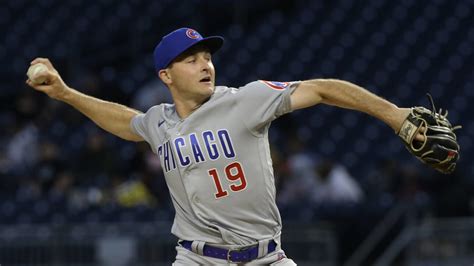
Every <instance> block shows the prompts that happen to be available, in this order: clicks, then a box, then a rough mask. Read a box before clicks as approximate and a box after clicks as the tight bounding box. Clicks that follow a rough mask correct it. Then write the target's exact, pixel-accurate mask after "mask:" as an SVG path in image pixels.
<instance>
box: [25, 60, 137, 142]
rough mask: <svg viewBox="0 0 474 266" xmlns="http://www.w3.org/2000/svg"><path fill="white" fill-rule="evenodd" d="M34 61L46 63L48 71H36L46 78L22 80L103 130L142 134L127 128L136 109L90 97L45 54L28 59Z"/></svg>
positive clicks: (129, 136) (122, 134)
mask: <svg viewBox="0 0 474 266" xmlns="http://www.w3.org/2000/svg"><path fill="white" fill-rule="evenodd" d="M37 63H43V64H45V65H46V66H47V67H48V71H44V72H42V73H39V75H40V76H43V77H45V78H46V81H45V82H44V83H43V84H35V83H33V82H32V81H31V80H29V79H28V80H27V81H26V83H27V84H28V85H29V86H30V87H32V88H34V89H35V90H38V91H41V92H44V93H45V94H47V95H48V96H49V97H50V98H53V99H56V100H59V101H62V102H65V103H67V104H69V105H71V106H72V107H74V108H75V109H77V110H78V111H80V112H81V113H83V114H84V115H85V116H87V117H88V118H90V119H91V120H92V121H94V123H96V124H97V125H98V126H99V127H101V128H102V129H104V130H106V131H107V132H110V133H112V134H114V135H116V136H118V137H120V138H122V139H125V140H129V141H137V142H138V141H143V138H142V137H140V136H139V135H137V134H135V133H134V132H133V131H132V129H131V128H130V122H131V120H132V118H133V117H134V116H135V115H137V114H140V112H139V111H137V110H134V109H132V108H129V107H127V106H124V105H121V104H117V103H113V102H108V101H104V100H101V99H98V98H94V97H91V96H89V95H86V94H83V93H81V92H79V91H77V90H74V89H73V88H70V87H68V86H67V85H66V84H65V83H64V81H63V80H62V79H61V76H60V75H59V73H58V71H57V70H56V69H55V68H54V67H53V65H52V64H51V62H50V61H49V60H48V59H47V58H36V59H35V60H33V61H32V62H31V64H32V65H34V64H37Z"/></svg>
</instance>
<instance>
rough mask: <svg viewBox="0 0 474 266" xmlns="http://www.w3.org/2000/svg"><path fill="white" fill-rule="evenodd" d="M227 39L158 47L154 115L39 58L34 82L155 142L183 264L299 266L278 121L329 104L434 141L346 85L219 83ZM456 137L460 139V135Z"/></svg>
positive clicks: (173, 40)
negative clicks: (272, 134) (279, 193)
mask: <svg viewBox="0 0 474 266" xmlns="http://www.w3.org/2000/svg"><path fill="white" fill-rule="evenodd" d="M223 41H224V40H223V38H222V37H219V36H212V37H207V38H203V37H202V36H201V35H200V34H199V33H198V32H197V31H195V30H193V29H189V28H181V29H178V30H176V31H173V32H171V33H170V34H168V35H166V36H164V37H163V38H162V40H161V41H160V43H159V44H158V45H157V46H156V48H155V51H154V63H155V70H156V74H157V76H158V77H159V78H160V79H161V81H162V82H163V83H164V84H165V85H166V86H167V87H168V88H169V90H170V92H171V95H172V97H173V102H174V103H173V104H160V105H156V106H154V107H152V108H150V109H149V110H148V111H147V112H146V113H141V112H139V111H136V110H133V109H130V108H128V107H125V106H123V105H120V104H116V103H112V102H106V101H103V100H100V99H97V98H93V97H90V96H87V95H84V94H82V93H80V92H79V91H77V90H74V89H73V88H70V87H68V86H67V85H66V84H65V83H64V81H63V80H62V79H61V76H60V75H59V73H58V72H57V71H56V70H55V68H54V67H53V65H52V64H51V62H50V61H49V60H48V59H45V58H37V59H35V60H33V61H32V63H31V64H32V65H33V66H34V65H37V64H44V65H46V67H47V68H46V70H44V71H36V76H30V78H29V79H28V80H27V84H28V85H30V86H31V87H33V88H34V89H36V90H38V91H42V92H44V93H46V94H47V95H48V96H49V97H51V98H54V99H57V100H60V101H63V102H65V103H67V104H70V105H71V106H73V107H74V108H76V109H77V110H79V111H80V112H82V113H83V114H84V115H86V116H87V117H89V118H90V119H92V120H93V121H94V122H95V123H96V124H97V125H98V126H100V127H101V128H103V129H104V130H106V131H108V132H110V133H112V134H114V135H116V136H118V137H120V138H123V139H125V140H129V141H136V142H138V141H146V142H147V143H148V144H149V145H150V148H151V149H152V150H153V152H154V153H155V154H156V155H157V156H158V157H159V158H160V160H161V164H162V167H163V171H164V174H165V178H166V183H167V185H168V188H169V191H170V194H171V198H172V201H173V204H174V208H175V209H176V216H175V218H174V223H173V227H172V233H173V234H174V235H176V236H177V237H178V238H179V241H178V244H177V246H176V250H177V256H176V260H175V263H174V265H214V264H239V265H240V264H245V265H252V264H266V265H295V263H294V262H293V261H292V260H291V259H289V258H287V257H286V255H285V253H284V251H283V249H282V244H281V241H280V235H281V229H282V222H281V218H280V214H279V212H278V209H277V206H276V203H275V194H276V192H275V184H274V183H275V182H274V177H273V169H272V161H271V158H270V150H269V143H268V129H269V127H270V124H271V122H272V121H273V120H274V119H276V118H278V117H279V116H281V115H283V114H286V113H289V112H291V111H294V110H298V109H302V108H307V107H311V106H314V105H317V104H320V103H324V104H330V105H335V106H338V107H342V108H347V109H353V110H357V111H361V112H365V113H367V114H369V115H371V116H373V117H375V118H378V119H380V120H381V121H383V122H385V123H386V124H387V125H388V126H390V127H391V128H392V129H393V130H394V131H395V132H396V133H399V132H402V133H401V134H402V135H401V136H402V139H403V140H404V141H405V142H406V143H410V145H408V146H413V145H411V143H424V142H426V141H427V140H428V136H427V132H428V131H429V130H428V129H427V128H428V126H429V125H428V124H427V123H424V122H422V121H421V120H420V119H418V120H417V116H416V115H417V114H416V112H415V111H414V109H413V108H399V107H397V106H396V105H394V104H392V103H390V102H389V101H387V100H384V99H382V98H380V97H378V96H376V95H374V94H372V93H370V92H369V91H367V90H365V89H363V88H361V87H359V86H356V85H354V84H351V83H349V82H345V81H341V80H335V79H315V80H307V81H299V82H274V81H265V80H259V81H254V82H250V83H248V84H246V85H244V86H242V87H240V88H232V87H226V86H215V84H214V82H215V69H214V66H213V64H212V55H213V54H214V53H215V52H216V51H217V50H219V48H220V47H221V46H222V44H223ZM37 80H41V82H36V81H37ZM420 121H421V122H420ZM446 128H448V126H446ZM449 136H451V138H448V137H447V139H449V140H451V139H453V140H454V142H455V135H454V136H452V135H449ZM432 141H433V140H432ZM456 145H457V144H456ZM415 147H417V146H416V145H415ZM458 150H459V147H458V146H453V145H451V146H449V145H447V146H446V145H444V146H443V145H442V147H441V146H440V148H439V152H440V154H441V155H438V156H443V155H446V154H449V156H451V157H449V158H451V159H449V158H448V157H447V156H448V155H446V158H445V159H446V160H440V162H441V161H443V163H445V164H450V165H452V164H454V163H455V162H456V160H457V158H458ZM443 152H446V154H445V153H443ZM450 167H452V168H453V166H450ZM445 168H447V167H445Z"/></svg>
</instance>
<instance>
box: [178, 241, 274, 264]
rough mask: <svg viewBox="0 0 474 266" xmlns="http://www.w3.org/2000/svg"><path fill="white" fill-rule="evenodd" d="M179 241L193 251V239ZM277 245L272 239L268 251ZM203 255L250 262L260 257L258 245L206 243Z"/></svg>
mask: <svg viewBox="0 0 474 266" xmlns="http://www.w3.org/2000/svg"><path fill="white" fill-rule="evenodd" d="M179 243H180V244H181V246H182V247H183V248H185V249H188V250H190V251H193V250H192V248H191V245H192V243H193V241H187V240H182V241H180V242H179ZM276 246H277V244H276V242H275V241H274V240H271V241H270V242H269V243H268V252H267V253H271V252H273V251H275V250H276ZM203 255H204V256H207V257H212V258H216V259H223V260H227V261H228V262H249V261H252V260H254V259H257V258H258V245H255V246H250V247H246V248H240V249H226V248H218V247H213V246H209V245H204V248H203Z"/></svg>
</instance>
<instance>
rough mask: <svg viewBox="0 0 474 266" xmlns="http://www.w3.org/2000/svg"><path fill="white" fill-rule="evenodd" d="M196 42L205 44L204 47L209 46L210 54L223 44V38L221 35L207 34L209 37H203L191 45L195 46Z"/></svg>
mask: <svg viewBox="0 0 474 266" xmlns="http://www.w3.org/2000/svg"><path fill="white" fill-rule="evenodd" d="M198 44H203V45H205V46H206V47H208V48H209V50H211V54H213V53H215V52H217V51H218V50H219V49H220V48H221V47H222V45H223V44H224V38H222V37H221V36H209V37H206V38H203V39H202V40H201V41H199V42H197V43H195V44H193V45H192V46H191V47H193V46H196V45H198ZM191 47H189V48H191ZM189 48H188V49H189Z"/></svg>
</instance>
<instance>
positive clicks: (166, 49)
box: [153, 28, 224, 72]
mask: <svg viewBox="0 0 474 266" xmlns="http://www.w3.org/2000/svg"><path fill="white" fill-rule="evenodd" d="M198 43H200V44H203V45H205V46H206V47H207V48H209V50H210V51H211V53H215V52H217V50H219V49H220V48H221V47H222V44H223V43H224V38H222V37H221V36H210V37H206V38H203V37H202V35H201V34H199V32H197V31H195V30H193V29H191V28H181V29H177V30H175V31H173V32H171V33H169V34H168V35H166V36H164V37H163V38H162V39H161V41H160V43H158V45H157V46H156V47H155V51H154V52H153V59H154V62H155V70H156V71H157V72H158V71H160V70H161V69H165V68H167V67H168V66H169V64H170V63H171V62H172V61H173V60H174V59H175V58H176V57H178V56H179V55H180V54H182V53H183V52H185V51H186V50H188V49H189V48H191V47H193V46H194V45H196V44H198Z"/></svg>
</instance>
